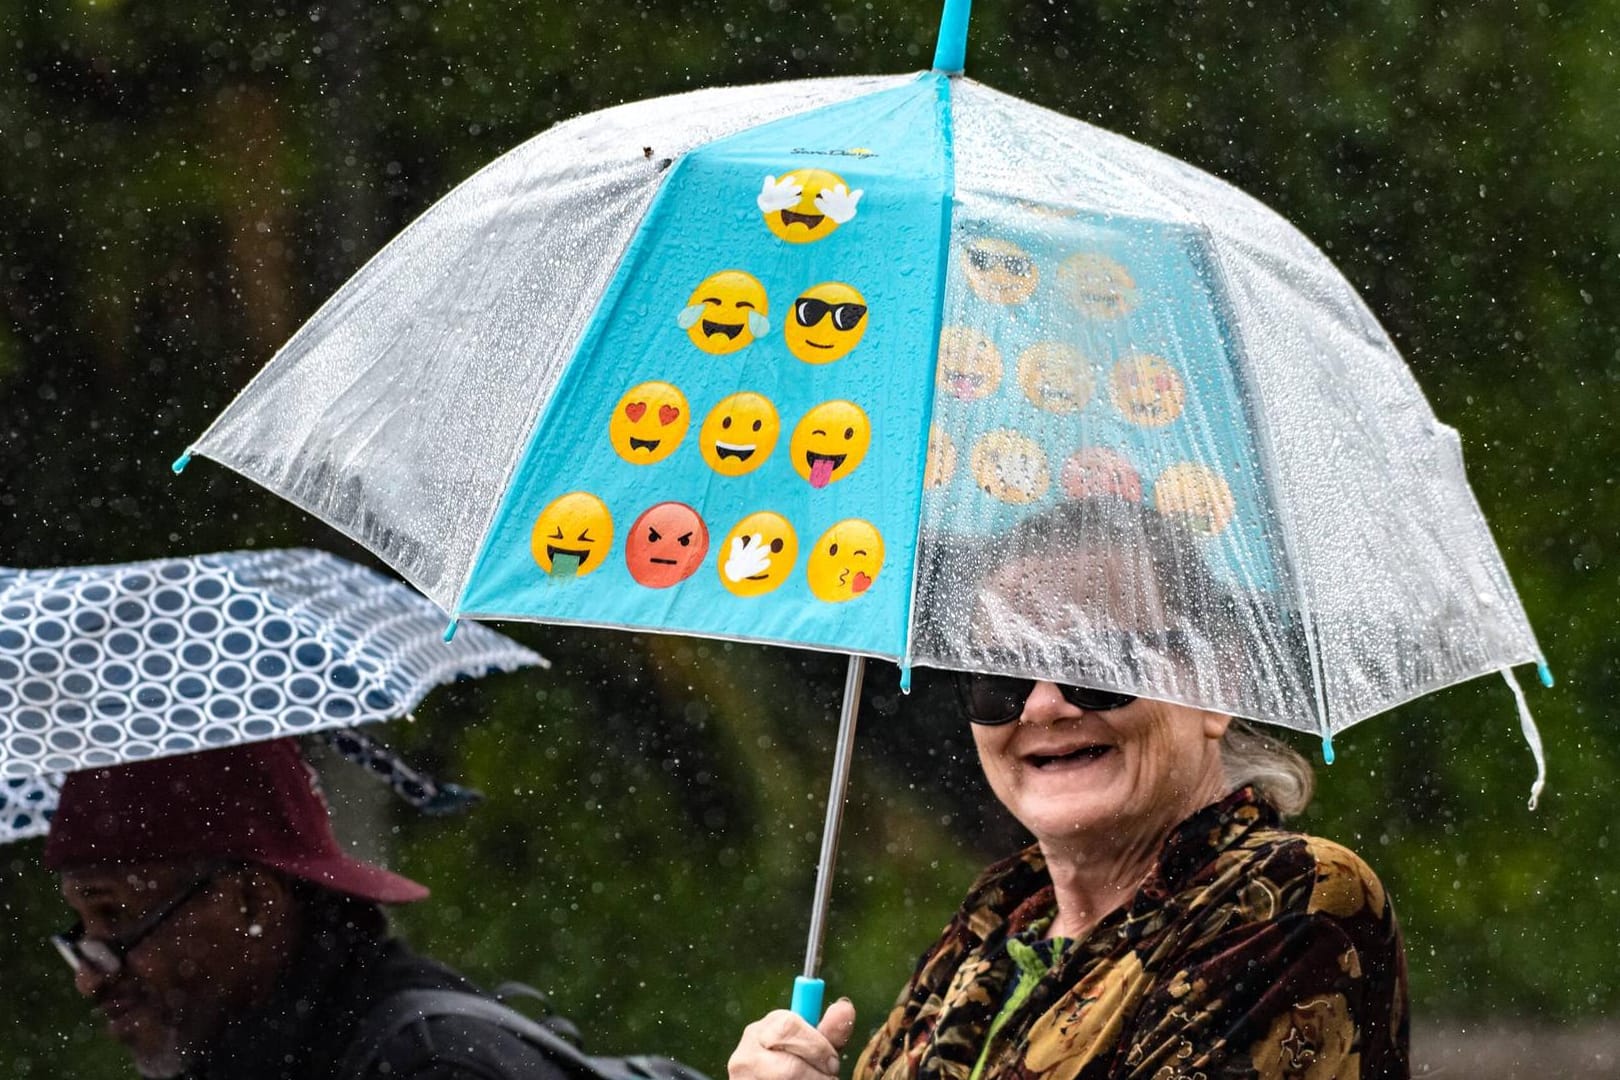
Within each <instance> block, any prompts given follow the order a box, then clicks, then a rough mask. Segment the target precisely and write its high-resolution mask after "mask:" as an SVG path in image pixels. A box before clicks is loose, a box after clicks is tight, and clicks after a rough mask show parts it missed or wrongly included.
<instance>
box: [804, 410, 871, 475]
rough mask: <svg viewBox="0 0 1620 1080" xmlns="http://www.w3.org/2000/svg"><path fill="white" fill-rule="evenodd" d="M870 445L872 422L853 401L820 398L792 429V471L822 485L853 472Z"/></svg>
mask: <svg viewBox="0 0 1620 1080" xmlns="http://www.w3.org/2000/svg"><path fill="white" fill-rule="evenodd" d="M871 445H872V423H871V421H869V420H868V419H867V418H866V413H865V412H864V411H863V410H862V409H861V407H860V406H859V405H857V404H855V403H854V402H853V401H823V402H822V403H821V404H820V405H817V406H816V407H815V408H813V409H811V410H810V411H809V412H807V413H805V414H804V419H802V420H800V421H799V426H798V427H796V428H794V429H793V440H792V441H791V442H790V443H789V444H788V453H789V455H791V457H792V459H793V471H794V472H796V473H798V474H799V475H800V476H802V477H804V478H805V479H806V480H808V481H810V486H811V487H813V488H818V489H819V488H824V487H826V486H827V485H828V484H830V483H832V482H833V481H834V480H842V479H843V478H844V477H846V476H848V475H849V474H850V473H852V472H854V471H855V469H856V467H857V466H858V465H860V463H861V460H862V459H863V458H865V457H866V451H867V448H868V447H869V446H871Z"/></svg>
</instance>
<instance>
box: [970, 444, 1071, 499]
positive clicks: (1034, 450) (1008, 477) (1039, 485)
mask: <svg viewBox="0 0 1620 1080" xmlns="http://www.w3.org/2000/svg"><path fill="white" fill-rule="evenodd" d="M968 467H969V468H970V469H972V470H973V478H974V480H976V481H977V482H978V485H979V487H980V488H982V489H983V490H984V492H985V494H987V495H989V496H990V497H991V498H993V499H1000V500H1001V501H1002V502H1005V503H1013V504H1015V505H1022V504H1023V503H1029V502H1034V501H1035V500H1036V499H1038V498H1040V497H1041V496H1042V495H1044V494H1046V489H1047V487H1048V486H1049V485H1050V484H1051V477H1050V475H1049V473H1048V472H1047V468H1046V452H1045V451H1044V450H1042V449H1041V448H1040V445H1039V444H1038V443H1036V442H1035V441H1034V440H1033V439H1031V438H1029V437H1028V436H1027V435H1022V434H1020V433H1018V432H1016V431H1008V430H1006V429H1005V428H1003V429H1001V430H998V431H992V432H990V433H989V434H987V435H985V436H984V437H983V438H982V439H980V440H979V441H978V442H976V443H974V444H973V453H972V454H970V455H969V456H968Z"/></svg>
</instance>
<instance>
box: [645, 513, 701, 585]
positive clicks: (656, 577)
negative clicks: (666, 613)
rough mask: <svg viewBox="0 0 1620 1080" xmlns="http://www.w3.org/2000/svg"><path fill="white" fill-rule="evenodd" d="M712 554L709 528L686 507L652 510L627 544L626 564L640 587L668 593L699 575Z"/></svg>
mask: <svg viewBox="0 0 1620 1080" xmlns="http://www.w3.org/2000/svg"><path fill="white" fill-rule="evenodd" d="M708 553H709V527H708V526H707V525H705V524H703V519H702V518H701V517H699V516H698V512H697V511H696V510H694V509H692V508H691V507H690V506H687V505H686V504H685V503H678V502H662V503H659V504H658V505H656V506H651V507H648V508H647V509H646V510H644V511H643V512H642V514H641V516H640V517H638V518H636V523H635V524H634V525H632V526H630V534H629V535H628V536H626V537H625V541H624V562H625V565H626V566H628V567H629V568H630V576H631V577H633V578H635V579H636V583H637V584H640V585H645V586H647V587H648V588H649V589H667V588H669V587H670V586H671V585H675V584H677V583H679V582H682V581H685V580H686V579H687V578H689V577H691V576H692V575H693V574H695V573H697V568H698V564H699V563H701V562H702V561H703V556H705V555H707V554H708Z"/></svg>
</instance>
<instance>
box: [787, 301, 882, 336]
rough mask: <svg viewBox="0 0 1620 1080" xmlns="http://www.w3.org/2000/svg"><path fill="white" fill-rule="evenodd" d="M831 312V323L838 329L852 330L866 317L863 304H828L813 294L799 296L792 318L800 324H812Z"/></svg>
mask: <svg viewBox="0 0 1620 1080" xmlns="http://www.w3.org/2000/svg"><path fill="white" fill-rule="evenodd" d="M829 311H830V312H832V320H833V325H834V326H835V327H837V328H838V329H840V330H853V329H855V327H856V326H857V325H858V324H859V323H860V321H861V320H862V319H864V318H865V317H866V305H865V304H850V303H843V304H829V303H827V301H825V300H817V299H816V298H815V297H813V296H801V297H799V299H798V302H796V303H795V304H794V305H793V318H794V319H795V320H797V321H798V324H799V325H800V326H814V325H816V324H817V323H818V322H820V321H821V320H822V319H825V318H826V317H827V313H828V312H829Z"/></svg>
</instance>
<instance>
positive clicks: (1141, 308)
mask: <svg viewBox="0 0 1620 1080" xmlns="http://www.w3.org/2000/svg"><path fill="white" fill-rule="evenodd" d="M966 16H967V4H966V2H964V0H949V3H948V5H947V10H946V15H945V19H944V24H943V27H942V33H941V40H940V50H939V53H938V55H937V56H936V60H935V68H934V70H932V71H928V72H923V73H921V74H914V75H902V76H892V77H882V78H839V79H816V80H807V81H799V82H785V83H777V84H773V85H769V86H749V87H738V88H727V89H715V90H704V91H698V92H695V93H689V94H683V95H679V96H675V97H668V98H660V99H657V100H653V101H646V102H639V103H635V104H630V105H624V106H621V107H618V108H614V109H609V110H606V111H604V112H600V113H595V114H592V115H590V116H586V117H581V118H579V119H576V120H572V121H569V122H567V123H564V124H561V125H559V126H557V127H556V128H553V129H552V130H551V131H548V132H546V133H545V134H543V135H541V136H539V137H537V138H535V139H533V140H531V141H530V142H528V143H525V144H524V145H522V146H520V147H518V148H516V149H515V150H513V151H511V152H510V153H508V154H506V155H505V156H503V157H502V158H500V159H498V160H496V161H495V162H493V163H492V164H491V165H489V166H488V167H486V168H485V169H484V170H482V171H481V172H479V173H478V174H477V175H475V176H474V177H472V178H471V179H470V180H468V181H467V182H465V183H464V184H462V185H461V186H460V187H458V188H457V189H456V190H454V191H453V192H451V193H450V194H449V195H448V196H446V197H445V198H444V199H443V200H442V201H441V202H439V203H438V204H437V205H436V206H434V207H433V208H432V209H431V210H429V211H428V212H427V213H426V214H424V215H423V216H422V217H421V218H419V219H418V220H417V221H416V222H415V223H414V224H413V225H411V227H410V228H409V229H407V230H406V231H405V232H404V233H402V234H401V235H400V236H399V237H398V238H397V239H395V240H394V241H393V242H392V243H390V244H389V245H388V246H387V247H386V248H385V249H384V250H383V251H382V252H381V253H379V254H378V255H377V256H376V257H375V258H374V259H373V260H372V261H371V262H370V263H368V264H367V265H366V266H365V267H364V268H363V269H362V270H361V271H360V272H359V273H358V274H356V275H355V276H354V278H352V279H351V280H350V281H349V282H348V283H347V284H346V285H345V286H344V287H343V288H342V289H340V290H339V291H338V292H337V293H336V294H335V295H334V296H333V297H332V299H331V300H330V301H329V302H328V303H327V304H326V305H325V306H324V307H322V309H321V310H320V311H319V312H318V313H317V314H316V315H315V316H314V317H313V318H312V319H311V320H310V321H309V322H308V323H307V324H306V325H305V326H304V327H303V328H302V329H301V330H300V331H299V332H298V333H297V334H296V335H295V336H294V337H293V338H292V339H291V340H290V341H289V342H288V343H287V345H286V346H285V347H284V348H283V349H282V350H281V351H280V352H279V353H278V354H277V355H276V356H275V357H274V358H273V359H272V360H271V362H270V363H269V365H268V366H267V367H266V368H265V369H264V370H263V371H262V372H261V373H260V374H259V376H258V377H257V378H256V379H255V380H254V381H253V382H252V383H251V384H250V385H249V386H248V387H247V389H246V390H245V391H243V393H242V394H241V395H240V396H239V397H238V398H237V400H236V401H235V402H233V403H232V404H231V406H230V407H229V408H228V409H227V410H226V411H225V412H224V413H223V414H222V415H221V416H220V417H219V418H218V419H217V420H216V422H215V423H214V424H213V426H212V427H210V428H209V429H208V431H207V432H205V433H204V434H203V436H202V437H201V438H200V439H199V440H198V441H197V442H196V443H195V444H194V445H193V446H192V447H191V448H190V449H189V450H188V451H187V453H186V454H185V455H183V456H182V458H181V459H180V460H179V461H177V462H176V468H177V469H179V468H183V467H184V465H185V463H186V461H187V460H189V458H190V457H191V455H192V454H194V453H197V454H204V455H207V456H209V457H212V458H214V459H216V460H218V461H220V462H222V463H224V464H226V465H228V466H230V467H232V468H234V469H236V470H238V471H240V472H242V473H244V474H245V475H247V476H249V477H250V478H252V479H254V480H256V481H258V482H259V483H261V484H264V485H265V486H267V487H269V488H270V489H272V490H274V491H276V492H278V493H279V494H281V495H283V496H285V497H287V498H288V499H291V500H292V501H294V502H295V503H297V504H298V505H300V506H302V507H304V508H305V509H307V510H309V511H310V512H312V513H314V514H316V515H317V516H319V517H321V518H323V519H324V520H326V521H328V522H330V523H331V524H333V525H335V526H336V527H338V528H340V529H342V530H344V531H345V532H347V533H348V534H349V535H351V536H354V537H356V538H358V539H360V540H361V541H362V542H364V543H366V544H367V545H368V546H370V547H371V548H372V549H373V550H375V551H376V552H377V553H378V554H379V555H381V556H382V557H383V558H384V559H386V560H388V561H389V562H390V564H392V565H393V566H395V567H396V568H397V569H399V571H400V572H401V573H402V574H404V576H405V577H406V578H407V579H408V580H410V581H411V582H412V583H414V584H416V585H417V586H418V587H419V588H421V589H422V590H423V592H424V593H426V594H427V595H428V596H430V597H432V598H433V599H434V600H435V601H436V602H437V603H438V604H439V605H440V606H441V607H443V608H444V610H445V611H446V612H448V613H450V614H451V616H452V617H453V618H454V617H461V616H478V617H502V618H517V619H533V620H540V621H547V622H560V623H581V624H593V625H602V626H616V627H626V628H636V629H643V630H652V631H663V632H675V633H685V634H700V635H706V636H713V637H724V638H731V639H739V640H749V641H762V642H775V643H780V644H787V645H795V646H801V647H811V648H820V649H831V650H840V651H844V652H848V653H851V654H855V655H858V656H876V657H885V658H889V659H894V660H897V661H899V662H900V663H901V664H902V665H903V666H904V667H905V668H906V669H907V670H908V671H909V667H910V665H912V664H926V665H936V666H942V667H949V668H965V669H974V670H984V671H995V672H1001V673H1006V674H1015V675H1023V676H1028V677H1037V678H1048V679H1056V680H1061V681H1064V682H1077V683H1085V684H1087V685H1093V686H1101V687H1106V688H1110V689H1115V690H1120V691H1125V692H1128V693H1134V694H1140V695H1145V696H1150V697H1156V698H1163V699H1166V700H1172V701H1179V702H1184V703H1187V704H1192V705H1196V706H1201V707H1206V708H1211V709H1219V710H1223V711H1226V712H1230V713H1233V714H1235V715H1240V716H1245V717H1250V718H1254V719H1258V720H1264V721H1269V722H1272V723H1276V724H1281V725H1286V726H1289V727H1293V728H1297V729H1301V730H1305V731H1313V732H1318V733H1320V734H1321V735H1322V737H1323V739H1324V747H1325V749H1326V750H1327V751H1328V753H1329V754H1331V743H1330V740H1331V736H1332V734H1333V733H1334V732H1336V731H1339V730H1342V729H1343V728H1345V727H1346V726H1348V725H1350V724H1353V723H1355V722H1356V721H1358V720H1360V719H1363V718H1365V717H1367V716H1369V715H1372V714H1373V713H1376V712H1379V711H1381V710H1383V709H1387V708H1389V707H1391V706H1393V705H1396V704H1398V703H1400V702H1402V701H1405V700H1407V699H1409V698H1411V697H1414V696H1416V695H1418V694H1421V693H1425V692H1427V691H1429V690H1433V689H1436V688H1438V687H1440V686H1444V685H1446V684H1448V683H1451V682H1455V681H1458V680H1461V679H1465V678H1469V677H1471V676H1474V675H1478V674H1482V673H1484V672H1488V671H1493V670H1505V669H1507V668H1508V667H1509V666H1510V665H1513V664H1517V663H1521V662H1527V661H1537V662H1539V661H1540V660H1541V654H1540V650H1539V648H1538V646H1537V644H1536V641H1535V638H1534V635H1533V634H1532V632H1531V630H1530V627H1529V625H1528V622H1527V620H1526V618H1525V615H1524V611H1523V608H1522V606H1521V605H1520V603H1519V600H1518V598H1517V596H1516V595H1515V593H1514V590H1513V587H1512V585H1511V582H1510V581H1509V578H1508V575H1507V572H1506V570H1505V568H1504V566H1503V563H1502V560H1501V557H1500V555H1499V554H1498V552H1497V551H1496V548H1495V546H1494V544H1493V542H1492V540H1491V537H1490V534H1489V531H1488V529H1487V527H1486V525H1485V522H1484V520H1483V518H1482V516H1481V514H1480V512H1479V510H1478V507H1477V506H1476V504H1475V502H1474V499H1473V497H1472V494H1471V493H1470V491H1469V488H1468V485H1467V482H1466V480H1465V478H1464V475H1463V471H1462V464H1461V458H1460V454H1459V449H1458V438H1457V435H1456V433H1455V432H1454V431H1453V430H1452V429H1450V428H1447V427H1445V426H1444V425H1442V424H1440V423H1439V422H1438V421H1437V420H1436V419H1435V417H1434V415H1433V413H1432V411H1431V410H1430V408H1429V406H1428V403H1427V401H1426V400H1425V399H1424V397H1423V394H1422V392H1421V390H1420V389H1419V387H1418V385H1417V383H1416V382H1415V380H1414V379H1413V378H1412V376H1411V374H1410V373H1409V372H1408V371H1407V370H1406V367H1405V365H1404V364H1403V363H1402V361H1401V358H1400V356H1399V354H1398V353H1397V351H1396V350H1395V348H1394V346H1393V344H1392V343H1391V342H1390V339H1389V337H1388V336H1387V335H1386V334H1385V333H1384V331H1383V330H1382V329H1381V328H1380V326H1379V325H1378V323H1377V320H1376V319H1375V318H1374V317H1373V316H1372V315H1371V314H1370V312H1369V311H1368V310H1367V308H1366V306H1365V305H1364V304H1363V303H1362V302H1361V300H1360V299H1359V297H1357V295H1356V293H1355V291H1354V289H1353V288H1352V287H1351V286H1350V285H1349V284H1348V283H1347V282H1346V281H1345V280H1344V278H1343V277H1342V276H1341V275H1340V274H1339V273H1338V272H1337V271H1336V270H1335V269H1334V267H1333V266H1332V264H1331V263H1330V262H1329V261H1328V260H1327V258H1326V257H1325V256H1324V255H1323V254H1322V253H1321V252H1320V251H1318V250H1317V249H1316V248H1315V247H1314V246H1313V245H1312V244H1311V243H1310V242H1309V241H1308V240H1306V239H1305V238H1304V237H1303V236H1301V235H1300V234H1299V233H1298V232H1297V231H1296V230H1294V229H1293V228H1292V227H1291V226H1289V225H1288V224H1287V223H1286V222H1285V221H1283V220H1282V219H1281V218H1280V217H1278V216H1277V215H1276V214H1274V213H1273V212H1271V211H1270V210H1268V209H1267V208H1266V207H1264V206H1262V205H1261V204H1260V203H1258V202H1257V201H1255V200H1254V199H1252V198H1249V197H1248V196H1246V195H1244V194H1242V193H1241V192H1239V191H1237V190H1236V189H1234V188H1232V187H1231V186H1229V185H1227V184H1225V183H1223V182H1222V181H1220V180H1218V179H1216V178H1214V177H1211V176H1208V175H1206V174H1204V173H1201V172H1199V171H1198V170H1196V169H1193V168H1191V167H1190V166H1188V165H1186V164H1184V163H1182V162H1180V161H1177V160H1175V159H1173V158H1170V157H1168V156H1166V155H1164V154H1161V153H1158V152H1157V151H1154V150H1151V149H1149V148H1147V147H1145V146H1142V145H1139V144H1137V143H1134V142H1131V141H1130V140H1128V139H1125V138H1122V137H1120V136H1118V135H1113V134H1110V133H1108V132H1106V131H1102V130H1100V129H1098V128H1095V127H1093V126H1091V125H1089V124H1086V123H1084V122H1082V121H1079V120H1074V119H1071V118H1068V117H1064V116H1060V115H1058V114H1055V113H1052V112H1050V111H1048V110H1046V109H1042V108H1040V107H1038V106H1035V105H1032V104H1030V103H1028V102H1024V101H1021V100H1019V99H1017V98H1015V97H1010V96H1008V95H1006V94H1002V93H999V92H997V91H995V90H993V89H990V88H989V87H986V86H982V85H980V84H978V83H976V82H973V81H972V80H969V79H966V78H963V77H961V74H960V72H961V60H962V55H963V43H964V40H965V34H966ZM1071 511H1073V512H1072V513H1071ZM1054 523H1055V524H1054ZM1054 530H1056V531H1054ZM1166 536H1171V537H1172V539H1169V540H1166V539H1164V537H1166ZM1054 537H1056V538H1057V539H1061V540H1062V541H1063V542H1064V544H1067V545H1071V546H1069V547H1062V546H1054V545H1053V544H1051V543H1050V541H1052V540H1053V538H1054ZM1091 537H1095V538H1099V539H1101V540H1103V541H1105V542H1106V544H1107V546H1108V547H1109V549H1110V550H1116V551H1130V552H1135V553H1137V555H1136V556H1135V557H1136V558H1137V559H1138V563H1139V565H1137V566H1135V567H1132V568H1127V569H1126V572H1124V573H1116V574H1115V575H1114V578H1115V580H1116V581H1121V580H1123V581H1126V582H1127V583H1129V584H1132V585H1136V586H1141V587H1142V588H1141V589H1139V590H1136V591H1137V592H1140V593H1141V594H1142V595H1144V596H1145V595H1152V594H1156V593H1169V592H1173V593H1174V594H1175V597H1174V601H1173V602H1169V601H1166V602H1165V603H1159V604H1154V605H1149V606H1147V607H1144V606H1143V605H1140V604H1139V605H1136V606H1135V607H1132V605H1129V604H1123V605H1122V604H1120V603H1116V602H1114V601H1115V599H1116V597H1115V596H1114V593H1115V592H1116V591H1117V590H1113V589H1110V588H1096V589H1091V590H1089V591H1088V590H1087V589H1086V588H1084V587H1076V582H1077V581H1078V582H1079V585H1080V586H1084V584H1085V583H1084V581H1083V580H1081V578H1083V575H1079V576H1077V573H1078V572H1077V571H1076V570H1075V567H1074V566H1072V565H1070V563H1069V562H1068V561H1067V559H1068V556H1067V555H1066V554H1065V553H1067V552H1074V551H1082V550H1085V549H1086V547H1087V546H1088V543H1089V538H1091ZM1054 553H1055V554H1054ZM1043 555H1044V556H1045V557H1046V558H1048V561H1049V562H1051V563H1052V564H1053V565H1052V566H1050V567H1049V568H1048V569H1050V570H1051V573H1048V574H1042V573H1040V572H1038V571H1039V569H1040V568H1039V567H1038V566H1037V567H1036V571H1037V572H1032V573H1031V575H1030V580H1032V581H1033V580H1042V581H1048V582H1049V583H1050V584H1051V585H1052V592H1051V593H1050V594H1048V595H1041V596H1032V595H1028V590H1026V595H1025V596H1024V598H1023V600H1022V601H1017V602H1006V601H1005V599H1004V598H1003V600H1001V601H996V600H991V601H987V600H986V596H985V589H984V585H985V582H986V580H987V579H988V578H989V577H990V576H991V575H992V574H993V572H994V570H995V569H996V568H997V567H998V566H1001V565H1009V564H1016V565H1018V566H1019V567H1021V568H1022V567H1026V566H1029V565H1032V564H1031V559H1034V560H1035V562H1036V563H1038V562H1039V560H1040V559H1041V558H1042V557H1043ZM1116 569H1117V568H1116ZM1065 578H1066V580H1065ZM1128 591H1129V590H1128ZM1055 597H1060V601H1061V602H1058V603H1056V607H1055V610H1054V609H1053V603H1054V598H1055ZM1015 599H1016V598H1015ZM1024 601H1027V602H1024ZM1032 607H1038V608H1041V609H1042V610H1040V611H1034V610H1032ZM1037 616H1038V617H1037ZM1510 678H1511V676H1510ZM859 684H860V668H859V664H858V663H853V664H852V666H851V677H850V682H849V683H848V684H847V686H846V703H845V716H844V724H843V730H842V731H841V736H840V753H839V762H840V764H839V769H838V771H837V772H835V782H834V800H833V801H834V803H836V802H837V801H838V800H839V799H840V798H841V779H840V778H841V777H842V775H844V771H845V770H846V769H847V763H848V752H849V740H848V735H849V734H850V727H851V724H852V721H853V715H852V708H853V706H852V702H851V698H852V697H853V696H854V695H855V694H856V693H858V690H859ZM1525 715H1527V714H1525ZM1330 760H1331V757H1330ZM830 814H831V810H830ZM835 835H836V822H834V821H832V820H831V818H830V820H829V830H828V836H827V843H826V844H825V845H824V847H823V862H822V868H823V881H822V882H821V883H820V884H819V885H818V890H819V895H818V906H817V909H816V916H815V918H816V920H817V921H818V922H819V919H820V917H821V912H822V908H823V907H824V900H825V887H826V885H827V882H826V880H825V878H826V870H827V868H828V867H829V865H830V858H831V843H832V840H833V838H834V837H835ZM818 922H813V924H812V925H813V927H816V926H817V925H818ZM816 942H817V930H816V929H813V930H812V945H811V949H810V956H809V957H808V958H807V963H806V969H807V973H808V972H810V971H813V969H814V966H815V965H814V959H815V949H816ZM807 1011H810V1010H807Z"/></svg>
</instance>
